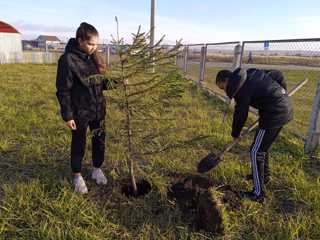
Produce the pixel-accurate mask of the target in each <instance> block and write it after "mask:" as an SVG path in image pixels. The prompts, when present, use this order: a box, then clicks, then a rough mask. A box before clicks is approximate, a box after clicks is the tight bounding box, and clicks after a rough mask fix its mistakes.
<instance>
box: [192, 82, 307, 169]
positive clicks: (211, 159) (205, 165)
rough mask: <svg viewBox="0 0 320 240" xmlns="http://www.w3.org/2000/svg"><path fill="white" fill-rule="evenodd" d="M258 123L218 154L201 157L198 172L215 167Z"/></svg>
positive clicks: (298, 86) (303, 83)
mask: <svg viewBox="0 0 320 240" xmlns="http://www.w3.org/2000/svg"><path fill="white" fill-rule="evenodd" d="M307 82H308V79H307V78H306V79H305V80H303V81H301V82H299V83H298V84H297V85H296V86H295V87H294V88H293V89H292V90H291V91H290V92H289V94H288V95H289V96H290V97H291V96H292V95H293V94H295V93H296V92H297V91H298V90H299V89H300V88H302V87H303V85H305V84H306V83H307ZM258 124H259V120H257V121H255V122H254V123H253V124H252V125H250V126H249V127H248V128H247V129H246V130H245V131H244V132H243V134H242V135H241V137H240V138H237V139H235V140H233V141H232V142H230V143H228V144H227V145H226V146H225V147H224V149H223V150H222V151H221V152H219V153H218V154H214V153H213V152H211V153H209V154H208V155H207V156H206V157H204V158H203V159H201V161H200V162H199V164H198V172H199V173H205V172H208V171H210V170H211V169H213V168H215V167H216V166H217V165H218V164H219V163H220V162H221V161H222V157H223V155H224V154H225V153H226V152H228V151H230V149H231V148H233V146H235V145H236V144H237V143H238V142H239V141H240V140H241V139H242V138H244V137H245V136H247V135H248V134H249V133H250V132H252V130H254V129H255V128H256V127H257V126H258Z"/></svg>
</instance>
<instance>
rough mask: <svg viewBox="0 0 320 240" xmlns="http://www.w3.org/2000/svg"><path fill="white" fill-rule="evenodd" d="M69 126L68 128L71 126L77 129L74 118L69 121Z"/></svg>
mask: <svg viewBox="0 0 320 240" xmlns="http://www.w3.org/2000/svg"><path fill="white" fill-rule="evenodd" d="M67 126H68V128H70V129H72V130H76V129H77V126H76V122H75V121H74V120H73V119H72V120H69V121H68V122H67Z"/></svg>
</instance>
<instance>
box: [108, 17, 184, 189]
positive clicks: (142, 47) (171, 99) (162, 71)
mask: <svg viewBox="0 0 320 240" xmlns="http://www.w3.org/2000/svg"><path fill="white" fill-rule="evenodd" d="M116 22H117V37H116V38H114V37H113V45H114V46H115V47H116V55H117V58H118V60H117V61H115V62H114V63H113V65H112V68H111V72H112V73H111V75H112V79H113V80H115V81H116V82H118V87H117V90H116V91H115V94H113V95H112V96H111V100H112V102H114V103H116V104H117V106H118V107H119V108H118V109H119V111H120V112H121V113H122V116H123V119H122V121H121V120H120V119H119V121H120V124H121V126H120V128H121V130H122V131H118V133H117V134H118V136H117V137H118V139H121V140H123V139H125V142H124V144H125V146H126V162H127V164H128V167H129V173H130V179H131V184H132V188H133V191H134V194H137V182H136V172H137V170H140V171H141V170H142V169H141V166H143V165H145V162H146V160H147V159H146V158H149V157H150V155H152V154H157V153H161V152H163V151H165V150H167V149H170V148H171V147H174V146H176V145H177V142H172V141H168V140H167V139H166V136H168V134H169V133H171V134H173V133H174V132H175V131H177V129H176V128H174V127H172V126H170V120H175V121H176V119H169V117H170V109H172V108H171V106H173V105H174V104H177V103H178V102H179V100H180V97H181V96H182V94H183V92H184V89H185V85H184V84H185V80H184V78H183V77H182V75H181V74H180V73H179V71H178V69H177V67H176V60H177V56H178V54H179V51H180V48H181V43H180V42H177V44H176V45H175V46H174V47H171V48H170V49H168V48H164V47H162V46H161V43H162V41H163V37H162V38H161V39H160V40H159V41H158V42H157V43H156V44H155V45H154V46H150V41H149V39H150V38H149V34H148V33H143V32H141V31H140V27H139V29H138V31H137V33H136V34H132V35H133V38H132V44H130V45H126V44H125V43H124V40H123V39H122V38H120V37H119V31H118V21H117V19H116ZM108 76H109V77H110V72H109V75H108ZM111 87H112V86H111ZM121 140H120V141H121ZM183 143H184V142H183Z"/></svg>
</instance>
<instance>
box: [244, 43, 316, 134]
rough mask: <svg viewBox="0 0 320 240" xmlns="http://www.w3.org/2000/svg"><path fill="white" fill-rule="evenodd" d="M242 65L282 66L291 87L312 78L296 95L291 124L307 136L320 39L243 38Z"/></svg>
mask: <svg viewBox="0 0 320 240" xmlns="http://www.w3.org/2000/svg"><path fill="white" fill-rule="evenodd" d="M241 67H243V68H261V69H278V70H280V71H282V72H283V74H284V76H285V80H286V83H287V85H288V89H289V90H290V89H291V88H292V87H293V86H295V85H296V84H297V83H298V82H300V81H302V80H304V79H308V82H307V83H306V84H305V85H304V87H303V88H301V90H299V91H298V92H297V93H296V94H295V95H294V96H293V97H292V101H293V105H294V120H293V121H292V122H291V123H290V124H289V126H288V128H289V129H290V130H292V131H293V132H294V133H296V134H298V135H299V136H301V137H302V138H305V137H306V135H307V132H308V128H309V125H310V116H311V110H312V103H313V99H314V96H315V92H316V86H317V81H318V80H319V75H320V39H292V40H266V41H247V42H243V44H242V61H241Z"/></svg>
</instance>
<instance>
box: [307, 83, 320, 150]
mask: <svg viewBox="0 0 320 240" xmlns="http://www.w3.org/2000/svg"><path fill="white" fill-rule="evenodd" d="M319 110H320V80H319V81H318V85H317V91H316V96H315V97H314V100H313V106H312V113H311V119H310V127H309V133H308V137H307V140H306V142H305V145H304V151H305V152H306V153H310V152H312V151H314V150H315V149H316V148H317V147H318V145H319V137H320V126H319Z"/></svg>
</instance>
